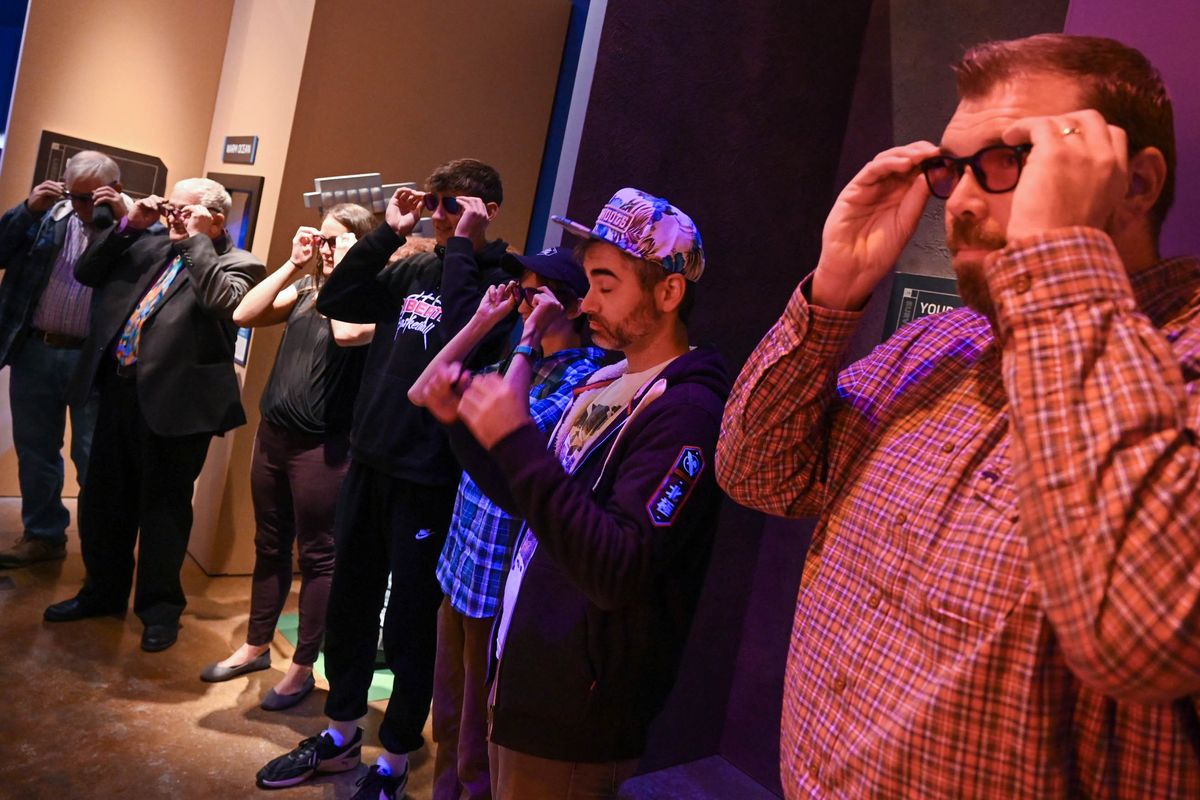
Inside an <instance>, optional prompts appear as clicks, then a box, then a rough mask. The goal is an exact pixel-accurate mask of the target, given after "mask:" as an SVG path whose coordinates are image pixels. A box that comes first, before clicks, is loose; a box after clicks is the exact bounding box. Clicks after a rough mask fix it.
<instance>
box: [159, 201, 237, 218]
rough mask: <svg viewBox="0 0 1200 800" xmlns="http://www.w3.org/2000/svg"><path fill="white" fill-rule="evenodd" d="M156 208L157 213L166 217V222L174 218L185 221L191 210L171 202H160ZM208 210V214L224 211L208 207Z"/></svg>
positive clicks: (190, 214) (222, 212)
mask: <svg viewBox="0 0 1200 800" xmlns="http://www.w3.org/2000/svg"><path fill="white" fill-rule="evenodd" d="M205 208H208V207H207V206H205ZM158 210H159V213H161V214H162V215H163V216H164V217H166V218H167V221H168V222H174V221H175V220H179V221H181V222H186V221H187V220H188V219H189V218H190V217H191V216H192V212H191V211H190V210H189V207H188V206H177V205H173V204H171V203H162V204H161V205H159V207H158ZM208 212H209V213H210V214H224V213H225V212H224V211H222V210H221V209H219V208H209V209H208Z"/></svg>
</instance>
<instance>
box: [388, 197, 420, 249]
mask: <svg viewBox="0 0 1200 800" xmlns="http://www.w3.org/2000/svg"><path fill="white" fill-rule="evenodd" d="M424 197H425V193H424V192H418V191H417V190H416V189H405V188H401V189H397V190H396V193H395V194H394V195H392V199H391V200H389V201H388V204H387V210H386V211H385V212H384V218H385V219H386V220H387V224H388V227H389V228H391V229H392V230H393V231H395V232H396V235H397V236H404V237H407V236H409V235H410V234H411V233H412V232H413V228H415V227H417V223H418V222H420V221H421V209H422V207H423V203H424Z"/></svg>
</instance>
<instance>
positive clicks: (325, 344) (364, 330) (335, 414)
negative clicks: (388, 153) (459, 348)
mask: <svg viewBox="0 0 1200 800" xmlns="http://www.w3.org/2000/svg"><path fill="white" fill-rule="evenodd" d="M374 227H375V217H374V215H373V214H372V213H371V212H370V211H369V210H367V209H365V208H363V207H362V206H358V205H354V204H351V203H343V204H340V205H336V206H334V207H333V208H332V209H330V211H329V213H328V214H326V216H325V219H324V221H322V223H321V228H320V230H317V229H316V228H310V227H303V226H302V227H301V228H299V229H298V230H297V231H296V236H295V238H294V239H293V240H292V255H291V258H290V259H289V260H288V261H287V262H285V263H284V265H283V266H281V267H280V268H279V269H277V270H275V272H273V273H272V274H271V275H269V276H267V278H266V279H265V280H263V281H262V283H259V284H258V285H257V286H255V287H254V288H253V289H251V290H250V292H249V293H247V294H246V297H245V298H244V299H243V300H242V302H241V304H240V305H239V306H238V307H237V310H236V311H234V314H233V320H234V322H236V323H237V324H238V325H241V326H244V327H262V326H266V325H277V324H279V323H281V322H286V323H287V325H286V327H285V328H284V332H283V339H282V341H281V342H280V344H279V350H278V352H277V354H276V356H275V366H274V368H273V369H272V371H271V377H270V379H269V380H268V381H267V387H266V389H265V390H264V391H263V397H262V403H261V406H260V408H261V411H262V422H261V423H260V424H259V428H258V434H257V436H256V437H255V441H254V455H253V459H252V461H251V465H250V485H251V494H252V497H253V500H254V516H255V522H256V526H257V530H256V533H255V537H254V546H255V564H254V579H253V581H254V583H253V590H252V593H251V599H250V625H249V628H248V630H247V631H246V641H245V643H244V644H242V646H241V647H239V648H238V649H237V650H235V651H234V652H233V654H232V655H230V656H229V657H228V658H226V659H224V660H223V661H218V662H216V663H214V664H210V665H209V666H207V667H206V668H205V669H204V671H203V673H201V676H200V677H201V679H202V680H205V681H209V682H216V681H225V680H229V679H230V678H234V677H237V676H238V675H244V674H246V673H248V672H254V671H256V670H261V669H267V668H268V667H270V666H271V654H270V645H271V639H272V637H273V636H274V633H275V626H276V623H277V622H278V621H279V614H280V612H281V611H282V610H283V605H284V602H285V601H286V599H287V595H288V591H289V590H290V588H291V584H292V540H293V539H295V540H297V541H298V545H299V550H300V574H301V586H300V632H299V636H298V641H297V643H296V651H295V654H294V655H293V657H292V665H291V667H290V668H289V669H288V671H287V672H286V673H285V674H284V676H283V679H282V680H280V681H279V682H278V683H277V684H275V686H274V687H273V688H272V689H271V690H270V691H269V692H268V693H267V696H266V698H265V699H264V700H263V702H262V707H263V708H264V709H266V710H268V711H278V710H282V709H285V708H290V707H291V706H294V705H295V704H296V703H299V702H300V701H301V700H303V699H304V697H305V696H306V695H307V694H308V693H309V692H310V691H312V688H313V676H312V665H313V662H315V661H316V658H317V653H318V650H319V648H320V646H321V640H322V638H323V637H324V634H325V605H326V601H327V598H328V596H329V582H330V578H331V577H332V575H333V558H334V544H333V518H334V508H335V506H336V505H337V495H338V489H339V487H340V486H341V483H342V478H343V477H344V476H345V473H346V469H347V467H348V466H349V442H348V431H349V430H350V417H351V411H352V409H353V406H354V398H355V395H356V393H357V391H358V384H359V380H360V378H361V376H362V368H363V363H364V360H365V358H366V348H365V347H358V346H357V345H364V344H367V343H368V342H370V340H371V336H372V335H373V334H374V328H375V326H374V325H352V324H349V323H344V322H338V321H337V320H331V319H327V318H326V317H324V316H322V315H321V314H320V313H319V312H318V311H317V309H316V296H317V292H318V291H319V290H320V287H321V284H322V282H323V281H324V279H325V278H326V277H328V276H329V275H330V274H331V273H332V272H333V270H334V269H335V267H336V265H337V263H338V262H339V261H341V257H342V255H344V254H345V252H346V251H347V250H348V249H349V248H350V247H351V246H352V245H353V244H354V242H355V241H356V240H357V238H358V237H360V236H363V235H365V234H366V233H368V232H369V231H370V230H372V229H373V228H374ZM297 278H299V280H297Z"/></svg>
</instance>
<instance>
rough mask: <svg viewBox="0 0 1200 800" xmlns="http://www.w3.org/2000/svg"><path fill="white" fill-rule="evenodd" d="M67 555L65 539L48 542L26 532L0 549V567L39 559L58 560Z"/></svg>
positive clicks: (21, 565) (24, 563)
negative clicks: (11, 543) (11, 544)
mask: <svg viewBox="0 0 1200 800" xmlns="http://www.w3.org/2000/svg"><path fill="white" fill-rule="evenodd" d="M66 557H67V544H66V542H65V541H60V542H49V541H46V539H44V538H42V537H40V536H30V535H29V534H26V535H24V536H22V537H21V538H20V539H17V541H15V542H13V546H12V547H10V548H8V549H7V550H4V551H0V569H11V568H12V567H24V566H26V565H28V564H36V563H37V562H39V561H58V560H60V559H64V558H66Z"/></svg>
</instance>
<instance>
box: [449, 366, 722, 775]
mask: <svg viewBox="0 0 1200 800" xmlns="http://www.w3.org/2000/svg"><path fill="white" fill-rule="evenodd" d="M622 366H623V364H621V365H615V367H608V368H605V369H601V370H599V371H598V372H596V373H595V374H594V375H593V376H592V378H591V380H590V381H589V384H597V383H600V382H602V381H605V380H607V379H610V378H611V377H613V372H614V370H616V371H618V372H619V371H620V368H621V367H622ZM576 391H577V392H578V393H579V397H578V398H577V400H576V402H577V403H578V402H583V401H585V400H586V397H587V391H586V389H584V390H582V391H581V390H576ZM728 393H729V377H728V375H727V374H726V371H725V367H724V364H723V362H722V360H721V357H720V356H719V355H718V354H717V353H716V352H715V351H713V350H710V349H696V350H692V351H690V352H688V353H686V354H684V355H682V356H680V357H679V358H677V359H676V360H675V361H673V362H672V363H671V364H670V365H668V366H667V368H666V369H665V370H663V372H662V373H661V374H660V375H659V376H658V377H657V378H656V379H655V380H654V381H652V382H651V383H650V384H649V385H648V386H647V387H645V388H644V389H643V391H642V392H641V393H640V394H639V395H638V396H637V397H635V398H634V400H633V401H632V403H631V408H630V409H627V410H626V411H625V412H624V415H625V417H624V419H619V420H618V421H617V422H615V423H613V425H612V427H610V428H609V429H608V430H607V432H606V434H605V435H604V437H603V438H602V440H601V441H599V442H597V443H595V444H593V445H592V447H591V448H590V450H589V451H588V452H587V453H586V455H584V456H583V457H582V460H581V461H580V462H579V463H578V465H577V467H576V469H575V472H574V473H572V474H570V475H568V474H567V473H566V472H565V471H564V469H563V467H562V466H561V465H560V464H559V461H558V459H557V457H556V456H555V454H554V453H553V452H551V451H550V450H548V449H547V442H546V439H545V437H544V436H543V435H542V434H541V433H539V431H538V429H537V428H536V426H534V425H533V424H532V423H531V424H529V425H525V426H522V427H521V428H519V429H518V430H517V431H515V432H514V433H512V434H510V435H509V436H507V437H506V438H505V439H504V440H502V441H501V442H499V443H498V444H497V445H496V446H495V447H494V448H493V449H492V450H491V451H490V452H487V453H485V452H484V451H483V450H482V449H481V448H480V447H479V446H478V444H477V443H475V441H474V440H473V439H472V438H471V437H470V435H469V434H467V433H466V432H465V428H463V427H462V426H456V428H455V429H454V435H453V437H452V438H453V441H454V443H455V449H456V451H458V452H459V455H460V457H461V458H462V459H463V464H464V466H465V467H466V468H467V471H468V472H469V473H470V474H471V476H472V477H473V478H475V479H476V481H477V482H478V483H479V485H480V487H481V488H482V489H483V491H484V492H485V493H486V494H487V495H488V496H489V497H491V498H492V499H493V500H495V501H496V502H497V503H498V504H500V505H501V506H504V507H506V510H511V511H513V512H516V513H518V514H520V515H521V516H524V517H525V518H526V520H527V522H528V525H529V528H530V529H531V530H532V531H533V532H534V533H535V534H536V536H537V540H538V546H537V549H536V551H535V552H534V554H533V557H532V559H531V560H530V561H529V564H528V566H527V567H526V571H525V575H524V579H523V581H522V584H521V590H520V594H519V595H518V598H517V603H516V606H515V608H514V610H513V614H512V620H511V622H510V623H509V628H508V637H507V639H506V642H505V645H504V656H503V659H502V661H501V663H500V665H499V668H498V674H497V675H496V681H497V685H496V706H495V711H494V717H493V729H492V740H493V741H495V742H496V744H499V745H501V746H504V747H508V748H510V749H513V750H517V751H520V752H522V753H527V754H530V755H535V756H539V757H542V758H550V759H557V760H565V761H584V762H597V761H610V760H617V759H628V758H637V757H638V756H640V755H641V754H642V751H643V749H644V747H645V735H646V729H647V727H648V726H649V724H650V721H651V719H652V718H653V717H654V715H655V714H656V713H658V711H659V709H661V708H662V705H663V703H664V702H665V700H666V697H667V694H668V692H669V691H670V689H671V685H672V683H673V682H674V679H675V674H676V672H677V670H678V666H679V659H680V657H681V655H682V652H683V645H684V641H685V639H686V637H687V634H688V629H689V627H690V625H691V619H692V614H693V612H694V611H695V607H696V602H697V600H698V597H699V594H700V588H701V584H702V582H703V580H704V574H705V571H706V569H707V565H708V557H709V553H710V552H711V549H712V541H713V537H714V534H715V532H716V527H717V515H718V508H719V504H720V500H721V493H720V490H719V489H718V488H717V485H716V482H715V481H714V479H713V451H714V448H715V446H716V441H717V432H718V430H719V428H720V423H721V412H722V410H723V408H724V404H725V398H726V397H727V395H728ZM570 417H571V409H568V410H567V412H566V414H564V415H563V421H562V422H560V425H565V424H567V421H568V420H569V419H570ZM689 454H691V455H692V456H697V457H698V458H699V463H698V464H697V462H695V461H688V464H690V465H691V467H692V468H695V467H697V466H698V469H695V474H694V475H689V474H687V473H686V472H685V471H683V467H682V465H683V463H684V459H685V458H687V457H688V455H689ZM671 487H677V488H678V489H679V492H678V493H677V495H676V496H681V497H682V499H680V500H679V502H677V503H673V504H670V505H668V506H663V505H660V501H661V500H662V498H663V497H664V496H668V493H669V492H670V490H671Z"/></svg>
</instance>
